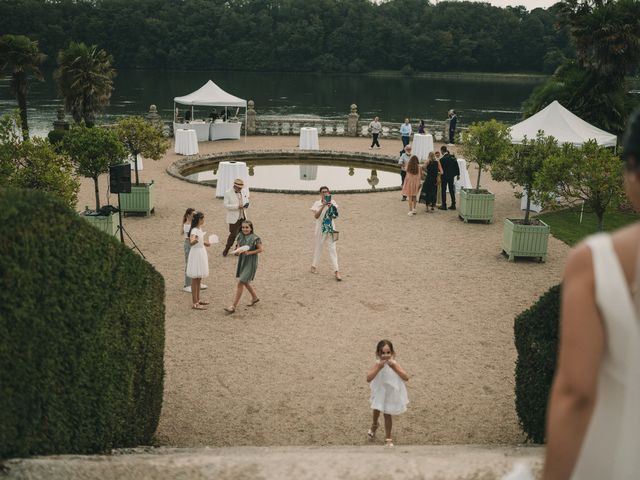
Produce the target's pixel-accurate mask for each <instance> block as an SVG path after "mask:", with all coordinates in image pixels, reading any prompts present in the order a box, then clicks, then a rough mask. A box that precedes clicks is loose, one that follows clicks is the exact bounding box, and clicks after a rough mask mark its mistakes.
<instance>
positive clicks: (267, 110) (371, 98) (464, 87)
mask: <svg viewBox="0 0 640 480" xmlns="http://www.w3.org/2000/svg"><path fill="white" fill-rule="evenodd" d="M44 73H45V77H46V81H45V82H31V84H30V92H29V97H28V108H29V124H30V129H31V130H32V132H33V133H34V134H37V135H43V134H46V133H47V132H48V131H49V130H51V129H52V126H53V121H54V120H55V116H56V109H57V107H58V106H60V105H62V101H61V100H60V99H59V98H58V96H57V93H56V88H55V84H54V82H53V78H52V74H53V72H52V71H46V72H44ZM209 79H211V80H213V81H214V82H215V83H217V84H218V85H219V86H220V87H222V88H223V89H224V90H226V91H228V92H229V93H232V94H233V95H236V96H238V97H241V98H245V99H247V100H254V101H255V108H256V111H257V113H258V115H286V116H301V117H321V118H335V117H344V116H345V115H347V114H348V113H349V106H350V105H351V104H352V103H355V104H357V105H358V113H359V114H360V116H361V118H371V117H373V116H374V115H379V116H380V118H381V120H383V121H392V122H402V121H403V119H404V117H406V116H408V117H410V118H411V119H412V120H415V119H419V118H424V119H436V120H444V119H446V117H447V111H448V110H449V109H450V108H453V109H455V110H456V111H457V113H458V117H459V121H460V123H463V124H469V123H471V122H474V121H478V120H489V119H491V118H495V119H497V120H500V121H504V122H506V123H510V124H513V123H517V122H518V121H519V120H520V118H521V104H522V102H523V101H524V100H525V99H526V98H527V97H528V96H529V95H530V93H531V92H532V90H533V89H534V88H535V87H536V86H537V85H538V84H540V82H541V81H542V79H541V78H540V77H532V78H527V77H524V78H522V77H518V78H515V79H514V78H511V77H504V79H493V78H492V79H484V78H474V77H473V76H471V75H468V76H465V77H461V78H418V77H414V78H406V77H392V76H368V75H328V74H327V75H325V74H293V73H259V72H207V71H201V72H174V71H149V70H145V71H141V70H137V71H136V70H128V71H127V70H125V71H119V72H118V76H117V77H116V80H115V91H114V93H113V96H112V97H111V105H110V106H109V107H107V109H106V111H105V112H104V114H102V115H100V116H99V119H98V121H99V122H101V123H109V122H112V121H114V120H116V119H117V118H118V117H121V116H125V115H144V114H146V113H147V112H148V110H149V105H151V104H155V105H156V106H157V107H158V111H159V112H160V114H161V115H162V117H163V118H164V119H165V120H169V119H170V118H172V111H173V98H174V97H178V96H182V95H186V94H188V93H191V92H192V91H194V90H196V89H198V88H200V87H201V86H202V85H204V84H205V83H206V81H207V80H209ZM14 108H17V102H16V100H15V98H14V97H13V96H12V95H11V93H10V90H9V80H8V79H6V78H5V79H3V80H0V112H1V113H7V112H9V111H11V110H12V109H14ZM208 112H209V108H205V107H202V108H201V110H198V111H197V112H196V116H199V117H205V116H208ZM68 120H70V117H68Z"/></svg>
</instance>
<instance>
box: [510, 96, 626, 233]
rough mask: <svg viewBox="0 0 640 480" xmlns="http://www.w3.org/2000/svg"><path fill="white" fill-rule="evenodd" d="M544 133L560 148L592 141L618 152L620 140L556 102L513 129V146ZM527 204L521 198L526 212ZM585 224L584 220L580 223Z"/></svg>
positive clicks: (535, 209) (525, 197)
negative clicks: (566, 144) (560, 146)
mask: <svg viewBox="0 0 640 480" xmlns="http://www.w3.org/2000/svg"><path fill="white" fill-rule="evenodd" d="M539 130H542V131H543V132H544V134H545V135H546V136H552V137H554V138H555V139H556V140H557V141H558V144H560V145H562V144H563V143H570V144H572V145H575V146H580V145H583V144H585V143H586V142H588V141H589V140H595V141H596V143H597V144H598V145H601V146H603V147H613V148H616V146H617V143H618V138H617V137H616V136H615V135H614V134H612V133H609V132H605V131H604V130H601V129H599V128H598V127H594V126H593V125H591V124H590V123H587V122H585V121H584V120H582V119H581V118H580V117H578V116H577V115H575V114H573V113H571V112H570V111H569V110H567V109H566V108H564V107H563V106H562V105H561V104H560V102H558V101H557V100H554V101H553V102H552V103H550V104H549V105H547V106H546V107H545V108H543V109H542V110H540V111H539V112H538V113H536V114H535V115H532V116H530V117H529V118H527V119H526V120H524V121H522V122H520V123H518V124H516V125H514V126H513V127H511V143H514V144H521V143H522V141H523V140H524V137H525V136H526V137H527V139H530V140H531V139H535V138H536V135H537V134H538V131H539ZM526 204H527V196H526V194H525V196H523V197H522V200H521V202H520V208H521V209H522V210H524V209H525V208H526ZM530 210H532V211H534V212H540V211H541V210H542V207H541V206H540V205H537V204H534V203H531V205H530ZM581 221H582V219H581Z"/></svg>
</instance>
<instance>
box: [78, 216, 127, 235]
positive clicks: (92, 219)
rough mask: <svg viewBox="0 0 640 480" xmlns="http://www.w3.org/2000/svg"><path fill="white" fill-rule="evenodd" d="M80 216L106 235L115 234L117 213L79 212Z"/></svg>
mask: <svg viewBox="0 0 640 480" xmlns="http://www.w3.org/2000/svg"><path fill="white" fill-rule="evenodd" d="M80 216H81V217H82V218H84V219H85V220H86V221H87V222H89V223H90V224H91V225H93V226H94V227H96V228H97V229H98V230H101V231H103V232H104V233H106V234H107V235H111V236H115V234H116V232H117V230H118V214H117V213H112V214H110V215H87V213H86V212H82V213H80Z"/></svg>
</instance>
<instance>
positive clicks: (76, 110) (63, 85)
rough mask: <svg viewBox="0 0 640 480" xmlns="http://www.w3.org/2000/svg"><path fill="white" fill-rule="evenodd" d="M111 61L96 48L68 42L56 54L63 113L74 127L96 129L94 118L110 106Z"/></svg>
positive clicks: (113, 74) (113, 75)
mask: <svg viewBox="0 0 640 480" xmlns="http://www.w3.org/2000/svg"><path fill="white" fill-rule="evenodd" d="M112 64H113V57H112V56H111V55H109V54H108V53H107V52H105V51H104V50H98V47H97V46H96V45H92V46H90V47H89V46H87V45H85V44H84V43H76V42H71V43H70V44H69V47H67V48H66V49H64V50H61V51H60V52H59V53H58V68H57V69H56V71H55V72H54V78H55V80H56V82H57V84H58V89H59V91H60V94H61V95H62V97H63V98H64V106H65V109H66V110H67V111H68V112H69V113H71V115H72V116H73V119H74V121H75V122H76V123H80V122H81V121H83V120H84V123H85V125H86V126H87V127H93V125H95V119H96V114H98V113H99V112H101V111H102V109H103V108H104V107H106V106H107V105H109V100H110V99H111V93H112V92H113V79H114V77H115V76H116V71H115V69H114V68H113V67H112Z"/></svg>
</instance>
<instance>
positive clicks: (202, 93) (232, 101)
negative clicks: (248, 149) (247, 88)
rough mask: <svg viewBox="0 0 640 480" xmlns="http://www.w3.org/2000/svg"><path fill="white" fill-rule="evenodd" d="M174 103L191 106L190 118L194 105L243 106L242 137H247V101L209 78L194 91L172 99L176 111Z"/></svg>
mask: <svg viewBox="0 0 640 480" xmlns="http://www.w3.org/2000/svg"><path fill="white" fill-rule="evenodd" d="M176 103H178V104H180V105H190V106H191V118H193V107H194V105H199V106H208V107H225V110H226V109H227V108H228V107H239V108H244V138H245V141H246V139H247V101H246V100H243V99H242V98H238V97H236V96H234V95H231V94H230V93H227V92H225V91H224V90H223V89H221V88H220V87H219V86H218V85H216V84H215V83H213V81H212V80H209V81H208V82H207V83H205V84H204V85H203V86H202V87H200V88H199V89H198V90H196V91H195V92H192V93H190V94H189V95H185V96H183V97H175V98H174V99H173V111H174V112H175V111H176Z"/></svg>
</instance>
